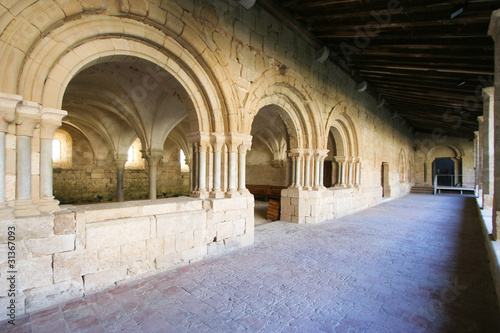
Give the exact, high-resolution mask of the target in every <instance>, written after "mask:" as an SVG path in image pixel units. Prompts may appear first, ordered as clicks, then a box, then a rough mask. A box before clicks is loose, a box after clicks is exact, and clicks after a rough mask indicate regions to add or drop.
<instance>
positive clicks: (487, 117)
mask: <svg viewBox="0 0 500 333" xmlns="http://www.w3.org/2000/svg"><path fill="white" fill-rule="evenodd" d="M494 98H495V93H494V87H488V88H483V110H484V111H483V117H484V122H483V142H482V144H483V149H482V150H483V179H482V182H483V209H488V210H489V209H492V208H493V185H494V184H493V183H494V181H493V174H494V169H495V161H494V155H493V153H494V145H493V134H494V128H493V121H494V114H493V107H494V103H493V102H494Z"/></svg>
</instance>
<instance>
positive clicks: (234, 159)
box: [226, 133, 245, 198]
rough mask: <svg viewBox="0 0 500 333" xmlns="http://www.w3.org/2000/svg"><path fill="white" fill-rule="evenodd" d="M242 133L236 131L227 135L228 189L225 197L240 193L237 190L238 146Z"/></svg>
mask: <svg viewBox="0 0 500 333" xmlns="http://www.w3.org/2000/svg"><path fill="white" fill-rule="evenodd" d="M244 137H245V136H243V135H240V134H237V133H230V134H229V135H228V136H227V139H226V143H227V148H228V159H229V168H228V169H229V176H228V178H229V179H228V190H227V192H226V197H229V198H231V197H234V196H239V195H240V193H239V192H238V191H237V187H238V171H239V166H238V149H239V148H238V147H239V146H240V145H241V144H242V143H243V142H244Z"/></svg>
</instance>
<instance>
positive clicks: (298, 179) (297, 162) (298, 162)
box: [295, 153, 302, 188]
mask: <svg viewBox="0 0 500 333" xmlns="http://www.w3.org/2000/svg"><path fill="white" fill-rule="evenodd" d="M301 164H302V156H301V154H300V153H297V155H296V159H295V186H296V187H298V188H301V187H302V179H301V178H302V177H301V176H302V172H301V168H300V167H301Z"/></svg>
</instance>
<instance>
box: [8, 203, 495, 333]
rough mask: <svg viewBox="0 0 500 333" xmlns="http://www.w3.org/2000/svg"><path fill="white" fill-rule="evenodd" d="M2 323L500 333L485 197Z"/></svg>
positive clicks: (275, 236)
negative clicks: (481, 207)
mask: <svg viewBox="0 0 500 333" xmlns="http://www.w3.org/2000/svg"><path fill="white" fill-rule="evenodd" d="M255 239H256V244H255V245H253V246H249V247H247V248H243V249H239V250H236V251H233V252H231V253H230V254H227V255H224V256H220V257H212V258H209V259H205V260H202V261H199V262H196V263H194V264H192V265H190V266H185V267H180V268H177V269H175V270H171V271H167V272H165V273H162V274H157V275H154V276H151V277H147V278H145V279H142V280H140V281H135V282H130V283H127V284H122V285H119V286H117V287H115V288H113V289H108V290H107V291H104V292H100V293H96V294H91V295H88V296H86V297H84V298H81V299H77V300H74V301H70V302H67V303H65V304H60V305H59V306H54V307H51V308H48V309H45V310H43V311H40V312H35V313H31V314H28V315H24V316H20V317H18V318H17V320H16V321H17V325H16V326H15V328H14V329H12V325H9V324H7V323H6V322H2V323H1V324H0V331H2V332H240V331H247V332H500V315H499V310H498V306H497V303H496V295H495V291H494V286H493V282H492V279H491V274H490V271H489V268H488V261H487V258H486V251H485V249H484V244H483V236H482V235H481V229H480V222H479V220H478V217H477V211H476V204H475V199H474V198H473V197H467V196H458V195H438V196H433V195H426V194H410V195H408V196H406V197H403V198H400V199H396V200H393V201H389V202H385V203H383V204H380V205H378V206H375V207H372V208H369V209H367V210H364V211H362V212H359V213H356V214H353V215H350V216H346V217H343V218H340V219H336V220H333V221H328V222H325V223H321V224H318V225H298V224H292V223H284V222H273V223H267V224H263V225H261V226H258V227H256V229H255Z"/></svg>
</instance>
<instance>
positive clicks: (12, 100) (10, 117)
mask: <svg viewBox="0 0 500 333" xmlns="http://www.w3.org/2000/svg"><path fill="white" fill-rule="evenodd" d="M21 100H22V97H21V96H18V95H8V94H0V220H10V219H13V218H14V208H12V207H10V206H8V204H7V198H6V171H7V169H8V168H7V163H11V164H12V163H13V164H14V165H13V166H12V167H11V169H15V160H13V161H8V160H7V159H6V148H7V147H6V136H7V128H8V126H9V125H10V124H13V123H14V121H15V119H16V117H15V111H16V106H17V104H18V103H19V102H20V101H21Z"/></svg>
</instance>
